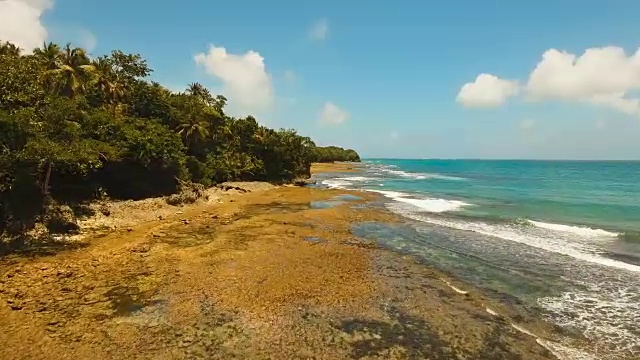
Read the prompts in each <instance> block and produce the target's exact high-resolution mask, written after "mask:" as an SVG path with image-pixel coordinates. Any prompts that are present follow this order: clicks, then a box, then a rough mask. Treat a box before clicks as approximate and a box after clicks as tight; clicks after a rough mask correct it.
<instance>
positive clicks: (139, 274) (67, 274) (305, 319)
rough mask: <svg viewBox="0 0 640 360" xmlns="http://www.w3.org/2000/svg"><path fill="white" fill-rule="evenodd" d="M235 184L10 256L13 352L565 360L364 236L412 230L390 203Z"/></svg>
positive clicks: (492, 306)
mask: <svg viewBox="0 0 640 360" xmlns="http://www.w3.org/2000/svg"><path fill="white" fill-rule="evenodd" d="M313 171H314V172H316V173H317V172H326V171H331V172H337V171H357V165H351V164H334V165H326V164H325V165H322V166H321V167H315V168H314V169H313ZM230 189H231V190H227V191H224V190H216V191H215V192H214V193H212V194H211V196H209V198H208V200H207V201H200V202H196V203H194V204H192V205H188V206H183V207H176V206H170V205H166V204H162V205H160V204H159V203H158V205H157V206H156V207H157V209H156V210H154V211H160V214H156V213H153V214H151V215H147V216H143V215H140V214H141V213H145V212H147V213H148V212H149V211H151V210H149V208H148V207H144V206H141V207H140V209H139V210H132V209H133V208H135V204H134V203H133V202H132V203H131V204H130V205H128V207H127V206H124V205H122V204H120V205H118V206H120V208H118V207H117V206H115V205H114V206H115V207H114V209H115V208H118V209H120V210H118V211H115V210H114V211H108V212H106V213H109V215H105V214H103V213H100V214H99V215H94V217H93V218H89V219H84V220H82V221H81V224H82V225H83V228H84V229H87V230H85V232H84V233H83V235H82V237H81V238H80V237H78V238H76V239H73V240H72V242H73V243H74V244H76V246H73V247H70V248H69V249H65V250H61V251H58V252H55V253H54V252H49V253H47V254H45V255H35V254H22V255H10V256H5V257H3V258H1V259H0V328H2V331H1V332H0V342H1V343H2V344H3V346H2V347H0V358H2V359H276V358H280V359H478V360H490V359H505V360H507V359H509V360H511V359H555V358H556V355H554V352H555V351H554V349H553V347H552V346H550V345H549V344H550V343H547V341H546V340H545V339H547V338H549V337H551V336H552V335H553V333H554V332H556V331H559V330H557V329H555V328H554V327H553V326H551V325H549V324H547V323H546V322H544V321H542V320H540V319H539V318H538V317H537V316H536V314H532V313H529V312H527V311H525V310H523V309H521V308H519V307H518V306H517V304H510V303H508V302H505V301H500V299H496V298H494V297H491V296H489V295H488V294H485V293H483V291H481V290H479V289H474V288H472V287H470V286H469V285H468V284H465V283H463V282H459V281H457V280H456V279H454V278H450V277H448V276H447V275H446V274H443V273H441V272H438V271H436V270H434V269H432V268H430V267H428V266H425V265H423V264H421V263H420V262H419V261H417V260H416V259H414V258H412V257H409V256H404V255H402V254H398V253H395V252H391V251H388V250H384V249H381V248H379V247H378V246H377V245H376V243H375V242H373V241H371V240H369V239H366V238H359V237H357V236H355V235H354V234H353V232H352V227H353V226H354V225H356V224H366V223H390V224H393V223H399V222H401V221H402V219H400V218H398V216H397V215H394V214H392V213H390V212H388V211H386V210H385V209H384V207H380V206H376V201H377V200H378V199H379V196H378V195H376V194H372V193H364V192H358V191H345V190H338V189H320V188H308V187H293V186H279V187H275V186H271V185H268V184H261V183H250V184H242V183H238V184H234V186H233V187H230ZM158 209H160V210H158ZM98 216H99V217H100V218H98ZM109 218H111V220H105V219H109ZM127 219H128V220H127ZM113 224H118V225H113ZM70 241H71V240H70ZM579 341H581V340H580V339H576V342H579ZM556 354H557V352H556Z"/></svg>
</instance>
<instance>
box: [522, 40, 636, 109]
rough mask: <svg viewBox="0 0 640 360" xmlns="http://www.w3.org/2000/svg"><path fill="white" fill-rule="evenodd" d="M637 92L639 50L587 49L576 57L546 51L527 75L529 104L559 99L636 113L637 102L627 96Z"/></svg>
mask: <svg viewBox="0 0 640 360" xmlns="http://www.w3.org/2000/svg"><path fill="white" fill-rule="evenodd" d="M637 89H640V50H639V51H637V52H636V53H635V54H631V55H627V54H626V53H625V51H624V49H623V48H621V47H616V46H607V47H601V48H589V49H587V50H585V52H584V54H582V55H580V56H576V55H574V54H571V53H568V52H566V51H559V50H556V49H550V50H547V51H546V52H545V53H544V54H543V55H542V60H540V62H539V63H538V65H537V66H536V68H535V69H534V70H533V71H532V72H531V74H530V75H529V82H528V83H527V87H526V90H527V94H528V95H529V97H530V98H531V99H532V100H545V99H559V100H569V101H582V102H589V103H593V104H597V105H603V106H607V107H610V108H613V109H615V110H618V111H621V112H624V113H627V114H634V113H640V101H639V100H638V99H633V98H628V96H627V95H628V93H629V92H630V91H633V90H637Z"/></svg>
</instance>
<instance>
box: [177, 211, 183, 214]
mask: <svg viewBox="0 0 640 360" xmlns="http://www.w3.org/2000/svg"><path fill="white" fill-rule="evenodd" d="M180 214H184V211H176V215H180Z"/></svg>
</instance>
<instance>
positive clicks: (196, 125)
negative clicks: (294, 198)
mask: <svg viewBox="0 0 640 360" xmlns="http://www.w3.org/2000/svg"><path fill="white" fill-rule="evenodd" d="M0 69H2V71H0V234H2V233H20V232H24V231H25V230H28V229H29V228H30V227H32V226H33V224H34V222H35V221H37V220H38V219H39V218H40V217H42V216H43V214H44V213H46V209H47V208H48V207H49V206H50V205H51V204H52V203H56V204H57V203H67V204H68V203H78V202H82V201H90V200H92V199H96V198H100V197H104V196H108V197H110V198H120V199H140V198H145V197H151V196H163V195H169V194H173V193H175V192H176V191H178V190H179V186H180V184H183V183H185V182H194V183H200V184H202V185H204V186H211V185H213V184H216V183H220V182H224V181H229V180H261V181H270V182H276V183H282V182H289V181H292V180H294V179H296V178H300V177H307V176H309V173H310V164H311V163H312V162H313V161H336V160H339V161H359V157H358V154H357V153H356V152H355V151H353V150H344V149H341V148H336V147H327V148H321V147H316V146H315V144H314V142H313V141H312V140H311V139H310V138H308V137H305V136H301V135H299V134H297V133H296V131H294V130H291V129H280V130H274V129H270V128H267V127H265V126H263V125H260V123H259V122H258V121H256V119H255V118H254V117H252V116H247V117H242V118H236V117H232V116H229V115H227V114H226V113H225V105H226V103H227V99H226V98H225V97H224V96H222V95H214V94H211V93H210V92H209V90H208V89H207V88H206V87H204V86H202V85H201V84H199V83H193V84H190V85H189V86H188V88H187V89H185V91H183V92H178V93H176V92H172V91H170V90H168V89H167V88H165V87H163V86H161V85H160V84H158V83H157V82H153V81H150V80H148V77H149V75H150V74H151V72H152V70H151V69H150V68H149V66H148V64H147V62H146V61H145V60H144V59H143V58H142V57H141V56H140V55H136V54H126V53H124V52H122V51H119V50H114V51H112V52H111V53H110V54H108V55H102V56H97V57H91V56H89V55H88V54H87V52H86V51H85V50H83V49H82V48H77V47H73V46H71V45H70V44H68V45H66V46H59V45H57V44H54V43H45V44H43V45H42V47H40V48H38V49H36V50H34V51H33V52H32V53H31V54H26V53H24V52H21V51H20V49H18V47H16V46H15V45H13V44H11V43H0Z"/></svg>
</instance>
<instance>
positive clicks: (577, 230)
mask: <svg viewBox="0 0 640 360" xmlns="http://www.w3.org/2000/svg"><path fill="white" fill-rule="evenodd" d="M528 221H529V223H531V224H533V225H535V226H537V227H539V228H543V229H547V230H553V231H561V232H568V233H572V234H576V235H580V236H585V237H616V236H618V235H619V234H618V233H614V232H611V231H606V230H602V229H592V228H589V227H582V226H571V225H562V224H553V223H545V222H541V221H533V220H528Z"/></svg>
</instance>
